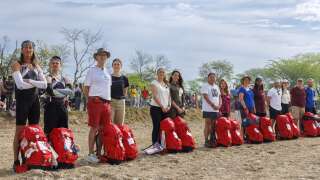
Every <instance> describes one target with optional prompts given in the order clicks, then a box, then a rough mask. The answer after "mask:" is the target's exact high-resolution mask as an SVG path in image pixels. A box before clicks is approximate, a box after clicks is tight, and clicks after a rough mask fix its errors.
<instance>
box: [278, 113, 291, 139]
mask: <svg viewBox="0 0 320 180" xmlns="http://www.w3.org/2000/svg"><path fill="white" fill-rule="evenodd" d="M276 133H277V137H278V138H279V139H292V138H293V131H292V128H291V123H290V121H289V118H288V116H286V115H278V116H277V117H276Z"/></svg>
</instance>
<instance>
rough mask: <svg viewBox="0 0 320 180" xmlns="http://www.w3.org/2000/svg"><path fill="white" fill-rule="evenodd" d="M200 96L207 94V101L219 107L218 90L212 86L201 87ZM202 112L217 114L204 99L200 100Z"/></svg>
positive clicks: (215, 86)
mask: <svg viewBox="0 0 320 180" xmlns="http://www.w3.org/2000/svg"><path fill="white" fill-rule="evenodd" d="M201 94H202V95H203V94H207V95H208V97H209V100H210V101H211V102H212V103H213V104H214V105H216V106H218V105H219V103H220V102H219V100H220V95H221V93H220V89H219V87H218V86H217V85H216V84H214V85H210V84H208V83H206V84H204V85H203V86H202V87H201ZM202 111H204V112H219V110H215V109H213V108H212V107H211V106H210V105H209V104H208V103H207V101H206V100H205V99H203V100H202Z"/></svg>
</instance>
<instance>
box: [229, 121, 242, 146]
mask: <svg viewBox="0 0 320 180" xmlns="http://www.w3.org/2000/svg"><path fill="white" fill-rule="evenodd" d="M230 123H231V130H230V132H231V137H232V145H233V146H239V145H242V144H243V137H242V135H241V131H240V123H239V122H238V121H237V120H231V119H230Z"/></svg>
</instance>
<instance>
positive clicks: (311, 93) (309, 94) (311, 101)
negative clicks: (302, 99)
mask: <svg viewBox="0 0 320 180" xmlns="http://www.w3.org/2000/svg"><path fill="white" fill-rule="evenodd" d="M305 92H306V108H314V107H315V97H316V92H315V90H314V89H313V88H311V87H307V88H305Z"/></svg>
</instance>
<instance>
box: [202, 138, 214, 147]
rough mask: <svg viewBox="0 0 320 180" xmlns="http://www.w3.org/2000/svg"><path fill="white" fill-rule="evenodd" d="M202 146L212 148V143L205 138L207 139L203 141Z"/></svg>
mask: <svg viewBox="0 0 320 180" xmlns="http://www.w3.org/2000/svg"><path fill="white" fill-rule="evenodd" d="M204 147H206V148H212V147H213V146H212V144H211V142H210V140H208V139H207V140H206V141H205V143H204Z"/></svg>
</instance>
